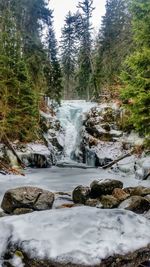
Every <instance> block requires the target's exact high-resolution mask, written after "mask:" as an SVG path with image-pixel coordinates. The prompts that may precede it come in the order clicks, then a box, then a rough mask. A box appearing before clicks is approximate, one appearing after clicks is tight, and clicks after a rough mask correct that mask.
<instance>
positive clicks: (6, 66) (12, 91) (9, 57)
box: [0, 7, 38, 140]
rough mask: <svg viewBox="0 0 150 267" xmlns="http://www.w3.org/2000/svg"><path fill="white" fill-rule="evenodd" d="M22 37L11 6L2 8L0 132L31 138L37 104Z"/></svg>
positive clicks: (35, 120)
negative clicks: (22, 46) (25, 59)
mask: <svg viewBox="0 0 150 267" xmlns="http://www.w3.org/2000/svg"><path fill="white" fill-rule="evenodd" d="M20 39H21V37H20V34H19V32H18V31H17V27H16V22H15V19H14V16H13V14H12V12H11V11H10V9H9V7H8V8H6V9H4V10H3V12H2V18H1V31H0V104H1V105H0V132H1V137H2V135H4V134H7V135H9V136H10V137H11V138H19V139H20V140H23V139H26V140H29V139H30V138H31V139H32V138H33V136H34V134H35V130H36V125H37V120H38V106H37V103H36V97H35V95H34V93H33V91H32V83H31V80H30V76H29V74H28V71H27V67H26V64H25V61H24V58H23V55H22V49H21V46H20V43H21V41H20ZM12 129H13V131H12ZM29 129H30V131H31V132H30V131H29Z"/></svg>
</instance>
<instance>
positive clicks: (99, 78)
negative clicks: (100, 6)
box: [0, 0, 150, 141]
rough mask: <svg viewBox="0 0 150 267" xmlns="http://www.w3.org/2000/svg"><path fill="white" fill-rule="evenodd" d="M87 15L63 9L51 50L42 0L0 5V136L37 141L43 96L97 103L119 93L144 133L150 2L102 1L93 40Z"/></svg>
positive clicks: (85, 7) (149, 120) (84, 9)
mask: <svg viewBox="0 0 150 267" xmlns="http://www.w3.org/2000/svg"><path fill="white" fill-rule="evenodd" d="M93 10H94V6H93V0H80V1H79V3H78V6H77V12H76V13H75V14H72V13H71V12H70V11H69V12H68V14H67V15H66V17H65V21H64V26H63V28H62V36H61V40H60V53H59V47H58V44H57V40H56V37H55V31H54V27H53V11H52V10H51V9H50V3H49V1H47V0H20V1H18V0H0V137H2V136H4V135H5V134H6V135H8V137H10V138H11V139H19V140H24V141H29V140H33V138H37V136H38V131H39V109H40V103H41V101H42V99H43V97H44V96H48V97H50V98H51V99H52V100H54V101H56V102H57V103H60V100H61V98H62V97H64V98H67V99H71V98H83V99H88V100H91V99H96V100H97V101H101V99H102V96H108V97H109V99H110V97H111V98H112V97H115V98H120V88H122V92H121V97H122V100H123V103H124V104H125V106H126V108H127V109H129V112H130V115H131V116H130V125H132V126H133V127H134V128H135V129H137V130H138V131H139V132H141V133H142V134H146V135H149V133H150V78H149V77H150V69H149V66H150V15H149V14H150V2H149V0H127V1H126V0H107V1H106V13H105V15H104V16H103V18H102V23H101V27H100V29H99V33H98V35H97V36H96V37H95V36H94V34H93V27H92V23H91V21H92V16H93ZM56 19H57V18H56ZM120 77H121V79H120ZM12 129H13V131H12Z"/></svg>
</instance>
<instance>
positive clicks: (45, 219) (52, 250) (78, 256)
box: [0, 207, 150, 266]
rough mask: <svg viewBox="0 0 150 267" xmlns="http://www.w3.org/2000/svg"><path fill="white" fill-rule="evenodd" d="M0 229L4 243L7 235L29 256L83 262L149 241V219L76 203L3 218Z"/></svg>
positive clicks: (0, 237)
mask: <svg viewBox="0 0 150 267" xmlns="http://www.w3.org/2000/svg"><path fill="white" fill-rule="evenodd" d="M0 229H1V230H2V231H1V232H0V240H2V243H3V246H4V247H6V245H7V242H8V239H9V242H10V243H12V244H18V245H19V247H20V249H22V250H23V251H24V252H26V253H27V254H29V255H30V257H32V258H41V259H44V258H48V259H50V260H54V261H56V262H58V261H61V262H65V263H67V262H70V261H71V262H72V263H76V264H85V265H94V264H99V263H100V261H101V260H102V259H104V258H107V257H109V256H112V255H114V254H126V253H128V252H132V251H134V250H136V249H139V248H142V247H145V246H146V245H148V244H149V243H150V231H149V229H150V221H148V220H147V219H145V218H144V217H142V216H139V215H136V214H134V213H132V212H130V211H124V210H119V209H115V210H101V209H96V208H90V207H76V208H72V209H63V210H52V211H43V212H34V213H32V214H26V215H20V216H13V217H9V218H2V219H1V221H0ZM24 241H25V242H24ZM3 251H4V250H3V249H2V250H0V256H1V258H2V255H3V254H2V252H3ZM16 266H17V265H16Z"/></svg>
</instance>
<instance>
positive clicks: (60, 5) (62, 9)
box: [50, 0, 106, 38]
mask: <svg viewBox="0 0 150 267" xmlns="http://www.w3.org/2000/svg"><path fill="white" fill-rule="evenodd" d="M78 2H79V0H50V7H51V8H52V9H54V25H55V30H56V35H57V38H59V37H60V35H61V28H62V27H63V24H64V18H65V16H66V14H67V13H68V11H69V10H70V11H71V12H75V11H76V6H77V5H78ZM105 3H106V0H93V5H94V7H95V10H94V12H93V18H92V22H93V26H94V28H95V29H96V30H98V29H99V26H100V23H101V16H103V15H104V14H105Z"/></svg>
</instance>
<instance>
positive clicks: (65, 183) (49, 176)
mask: <svg viewBox="0 0 150 267" xmlns="http://www.w3.org/2000/svg"><path fill="white" fill-rule="evenodd" d="M96 178H100V179H107V178H109V179H119V180H120V181H122V182H123V184H124V187H127V186H136V185H143V186H150V180H147V181H141V180H138V179H135V178H134V175H132V174H129V173H121V172H113V171H111V170H103V169H95V168H92V169H89V168H88V169H79V168H58V167H52V168H48V169H28V170H27V171H26V176H25V177H24V176H15V175H1V174H0V201H1V199H2V197H3V195H4V193H5V192H6V191H7V190H8V189H11V188H15V187H19V186H25V185H29V186H37V187H40V188H43V189H47V190H49V191H57V192H58V191H61V192H70V191H72V190H73V189H74V188H75V187H76V186H77V185H89V184H90V183H91V181H93V180H95V179H96Z"/></svg>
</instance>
